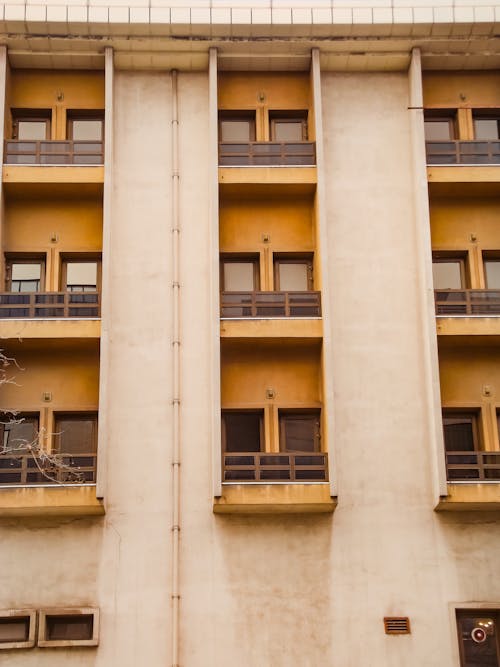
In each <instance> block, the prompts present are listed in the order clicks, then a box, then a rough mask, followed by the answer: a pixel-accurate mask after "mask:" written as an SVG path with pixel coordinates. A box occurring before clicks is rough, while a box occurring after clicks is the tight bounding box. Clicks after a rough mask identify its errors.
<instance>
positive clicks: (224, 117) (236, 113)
mask: <svg viewBox="0 0 500 667" xmlns="http://www.w3.org/2000/svg"><path fill="white" fill-rule="evenodd" d="M256 115H257V113H256V110H255V109H241V110H238V109H235V110H229V109H223V110H219V114H218V120H217V126H218V133H219V143H220V144H247V143H252V142H254V141H256ZM231 121H234V122H241V121H247V122H248V136H249V139H248V140H247V141H224V139H223V138H222V123H224V122H231Z"/></svg>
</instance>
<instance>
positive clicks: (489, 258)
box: [482, 250, 500, 290]
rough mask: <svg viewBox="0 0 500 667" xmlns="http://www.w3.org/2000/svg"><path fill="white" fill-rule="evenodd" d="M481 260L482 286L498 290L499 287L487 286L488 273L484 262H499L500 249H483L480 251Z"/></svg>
mask: <svg viewBox="0 0 500 667" xmlns="http://www.w3.org/2000/svg"><path fill="white" fill-rule="evenodd" d="M482 261H483V277H484V286H485V288H486V289H493V290H500V287H489V286H488V273H487V271H486V264H487V263H488V262H495V263H497V264H500V251H499V250H483V253H482Z"/></svg>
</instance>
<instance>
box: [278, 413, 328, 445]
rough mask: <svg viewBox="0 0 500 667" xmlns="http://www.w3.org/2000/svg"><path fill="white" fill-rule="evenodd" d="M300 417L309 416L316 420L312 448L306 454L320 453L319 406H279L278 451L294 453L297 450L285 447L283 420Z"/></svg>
mask: <svg viewBox="0 0 500 667" xmlns="http://www.w3.org/2000/svg"><path fill="white" fill-rule="evenodd" d="M290 417H291V418H301V419H304V418H305V417H309V418H310V419H311V420H313V419H314V420H316V421H317V422H318V432H317V433H315V434H314V449H312V450H311V451H310V452H309V451H308V452H307V453H308V454H319V453H321V451H322V450H321V409H320V408H279V409H278V424H279V448H280V452H290V453H294V452H296V451H297V450H295V449H291V450H289V449H287V447H286V429H285V423H284V422H285V421H286V419H287V418H290Z"/></svg>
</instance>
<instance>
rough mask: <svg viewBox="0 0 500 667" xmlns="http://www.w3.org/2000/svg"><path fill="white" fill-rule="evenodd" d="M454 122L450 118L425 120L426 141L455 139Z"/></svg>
mask: <svg viewBox="0 0 500 667" xmlns="http://www.w3.org/2000/svg"><path fill="white" fill-rule="evenodd" d="M452 127H453V124H452V122H451V121H450V120H448V119H446V118H443V119H442V120H426V121H424V128H425V139H426V141H446V140H447V139H453V133H452Z"/></svg>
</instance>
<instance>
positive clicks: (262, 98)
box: [257, 90, 266, 102]
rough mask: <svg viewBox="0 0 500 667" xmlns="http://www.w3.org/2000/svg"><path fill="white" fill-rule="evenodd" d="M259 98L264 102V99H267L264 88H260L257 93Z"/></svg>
mask: <svg viewBox="0 0 500 667" xmlns="http://www.w3.org/2000/svg"><path fill="white" fill-rule="evenodd" d="M257 99H258V101H259V102H264V100H265V99H266V94H265V93H264V92H263V91H262V90H260V91H259V92H258V93H257Z"/></svg>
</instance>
